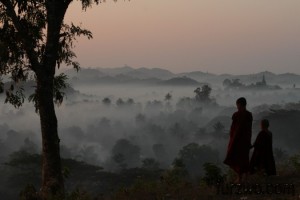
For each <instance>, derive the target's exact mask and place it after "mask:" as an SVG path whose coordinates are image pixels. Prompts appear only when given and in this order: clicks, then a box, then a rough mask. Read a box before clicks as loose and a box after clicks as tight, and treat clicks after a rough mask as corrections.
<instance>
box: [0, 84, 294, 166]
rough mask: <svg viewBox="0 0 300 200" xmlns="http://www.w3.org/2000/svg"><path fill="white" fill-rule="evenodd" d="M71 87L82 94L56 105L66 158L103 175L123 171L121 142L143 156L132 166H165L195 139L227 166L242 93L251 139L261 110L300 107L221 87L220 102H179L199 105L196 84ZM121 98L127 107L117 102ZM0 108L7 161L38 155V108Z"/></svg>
mask: <svg viewBox="0 0 300 200" xmlns="http://www.w3.org/2000/svg"><path fill="white" fill-rule="evenodd" d="M74 89H75V90H78V91H79V93H73V94H68V95H67V97H66V99H65V100H64V102H63V104H62V105H61V106H59V107H56V112H57V118H58V122H59V134H60V138H61V144H62V148H61V151H62V156H63V157H68V158H74V159H77V160H82V161H85V162H88V163H91V164H96V165H101V166H103V167H104V169H106V170H117V169H118V165H117V163H116V162H115V159H114V155H113V154H114V151H124V149H121V150H116V149H118V146H116V143H117V142H120V141H122V140H121V139H126V142H129V143H130V144H129V145H127V146H126V145H125V146H124V148H126V147H128V148H129V147H137V151H138V152H139V153H138V154H137V156H138V157H139V159H136V160H134V159H133V160H131V161H130V162H132V163H127V167H135V166H140V164H141V160H142V159H144V158H154V159H156V160H158V161H159V162H160V164H161V167H168V166H170V165H171V163H172V161H173V160H174V158H175V157H176V156H177V155H178V152H179V150H180V149H181V148H182V147H183V146H185V145H187V144H189V143H192V142H196V143H198V144H199V145H209V146H210V147H211V148H212V149H216V150H217V151H218V152H219V160H220V161H222V159H223V158H224V155H225V153H226V147H227V142H228V138H229V135H228V132H229V128H230V123H231V115H232V114H233V112H235V111H236V108H235V100H236V99H237V98H238V97H240V96H244V97H246V98H247V99H248V102H249V110H250V111H252V112H253V114H254V120H255V121H254V124H253V140H254V139H255V137H256V135H257V133H258V131H259V125H258V121H259V120H260V119H261V117H264V115H263V113H264V112H269V110H270V109H289V110H291V109H296V110H300V108H299V100H300V93H299V90H297V89H283V90H275V91H263V90H261V91H260V90H253V91H238V90H224V89H223V88H222V86H219V87H214V88H213V90H212V94H211V97H212V98H214V99H215V101H216V104H209V105H206V104H193V103H189V102H186V103H183V104H180V103H178V102H180V100H181V99H182V98H186V97H189V99H190V100H194V98H195V93H194V90H195V89H196V88H195V87H192V86H188V87H179V86H177V87H171V86H161V87H154V86H137V85H105V86H101V85H95V86H91V85H88V86H87V85H76V86H75V87H74ZM167 93H170V94H171V96H172V98H171V99H170V100H166V99H165V96H166V94H167ZM104 98H109V99H110V101H111V104H109V105H108V104H105V103H103V102H102V101H103V99H104ZM119 98H122V100H123V104H122V103H120V101H119V103H117V101H118V99H119ZM128 99H132V100H133V101H132V100H128ZM1 101H2V102H4V99H3V98H2V99H1ZM290 103H295V104H290ZM297 106H298V107H297ZM0 110H1V113H0V120H1V123H0V126H1V129H0V141H1V143H2V144H3V145H2V147H1V149H2V150H1V151H0V152H1V155H0V156H1V157H2V159H4V160H5V158H7V156H8V155H9V154H10V153H12V152H13V151H16V150H18V149H20V148H23V149H27V150H30V151H32V152H36V153H39V152H40V151H41V146H40V144H41V136H40V125H39V117H38V114H36V113H35V112H34V107H33V105H32V104H31V103H25V104H24V105H23V106H22V107H21V108H19V109H15V108H13V107H12V106H11V105H8V104H1V106H0ZM218 122H220V123H221V124H222V125H223V126H224V127H223V129H222V130H219V131H220V133H219V132H218V130H217V128H215V125H216V124H217V123H218ZM271 129H272V121H271ZM272 131H274V134H275V136H274V147H275V148H280V149H283V150H284V151H286V152H289V153H294V152H296V151H297V149H295V148H293V147H289V146H288V144H284V143H280V141H277V140H276V134H277V135H280V134H285V133H283V132H276V130H272ZM296 133H297V130H295V134H296ZM26 138H27V139H26ZM133 149H134V148H133ZM115 153H118V152H115ZM129 160H130V159H129Z"/></svg>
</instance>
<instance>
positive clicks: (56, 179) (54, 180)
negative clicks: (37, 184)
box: [37, 73, 64, 200]
mask: <svg viewBox="0 0 300 200" xmlns="http://www.w3.org/2000/svg"><path fill="white" fill-rule="evenodd" d="M43 74H44V75H40V74H39V75H37V95H38V108H39V114H40V122H41V131H42V144H43V150H42V158H43V159H42V161H43V163H42V189H41V197H42V199H43V200H48V199H51V198H52V197H55V198H57V199H63V196H64V182H63V176H62V170H61V158H60V150H59V142H60V139H59V137H58V132H57V118H56V115H55V109H54V103H53V80H54V74H52V73H48V74H47V73H43Z"/></svg>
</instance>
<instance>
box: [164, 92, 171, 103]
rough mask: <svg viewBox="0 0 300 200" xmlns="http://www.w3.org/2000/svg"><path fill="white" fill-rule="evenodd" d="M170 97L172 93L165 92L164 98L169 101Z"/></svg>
mask: <svg viewBox="0 0 300 200" xmlns="http://www.w3.org/2000/svg"><path fill="white" fill-rule="evenodd" d="M171 99H172V95H171V94H170V93H168V94H166V96H165V100H166V101H170V100H171Z"/></svg>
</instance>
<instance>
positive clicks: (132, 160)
mask: <svg viewBox="0 0 300 200" xmlns="http://www.w3.org/2000/svg"><path fill="white" fill-rule="evenodd" d="M140 151H141V150H140V147H139V146H137V145H134V144H132V143H131V142H130V141H129V140H126V139H119V140H117V142H116V144H115V145H114V146H113V148H112V156H113V158H114V157H115V156H116V155H118V154H122V156H123V157H124V163H125V164H126V166H127V167H134V166H137V165H139V164H140Z"/></svg>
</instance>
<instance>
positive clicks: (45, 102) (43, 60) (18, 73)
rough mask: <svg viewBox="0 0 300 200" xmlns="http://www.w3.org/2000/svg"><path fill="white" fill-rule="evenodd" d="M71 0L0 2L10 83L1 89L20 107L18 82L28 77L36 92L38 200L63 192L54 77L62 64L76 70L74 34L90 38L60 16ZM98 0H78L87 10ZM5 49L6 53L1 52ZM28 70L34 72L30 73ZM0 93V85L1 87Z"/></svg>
mask: <svg viewBox="0 0 300 200" xmlns="http://www.w3.org/2000/svg"><path fill="white" fill-rule="evenodd" d="M72 2H74V1H73V0H37V1H36V0H0V42H1V46H2V48H0V49H2V51H1V56H0V57H1V60H0V73H1V75H10V76H11V79H12V81H13V84H12V86H11V87H10V88H8V89H7V90H6V97H7V98H6V102H10V103H12V104H13V105H14V106H16V107H19V106H21V105H22V103H23V102H24V99H25V96H24V94H23V88H22V87H15V86H16V84H15V83H18V82H21V81H26V80H28V79H29V78H31V77H33V79H34V81H35V82H36V91H35V94H34V95H33V96H31V98H30V99H31V100H32V101H33V102H34V103H35V106H36V109H37V110H38V112H39V114H40V122H41V132H42V144H43V159H42V160H43V165H42V176H43V178H42V187H41V197H42V199H49V198H50V197H53V196H57V197H58V196H60V197H61V198H62V196H64V183H63V176H62V172H61V171H62V170H61V158H60V154H59V143H60V139H59V137H58V132H57V118H56V114H55V109H54V102H53V100H54V101H55V102H56V103H61V102H62V99H63V93H62V92H61V89H62V88H65V87H66V84H65V80H66V76H65V75H60V76H58V77H56V76H55V72H56V67H59V66H60V65H61V64H62V63H65V64H66V65H72V66H73V67H74V68H76V69H79V64H78V63H77V62H75V61H74V60H73V59H74V58H75V57H76V55H75V53H74V52H73V51H72V48H73V47H74V40H75V37H76V36H80V35H84V36H87V37H88V38H89V39H90V38H92V34H91V32H90V31H88V30H85V29H82V28H81V27H80V26H76V25H74V24H73V23H71V24H66V23H65V22H64V17H65V14H66V12H67V9H68V7H69V5H70V4H71V3H72ZM99 2H101V0H93V1H92V0H81V3H82V9H83V10H86V8H88V7H89V6H91V5H92V4H93V3H97V4H98V3H99ZM3 49H5V51H3ZM31 74H33V75H34V76H31ZM1 90H2V91H3V88H2V89H1Z"/></svg>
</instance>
